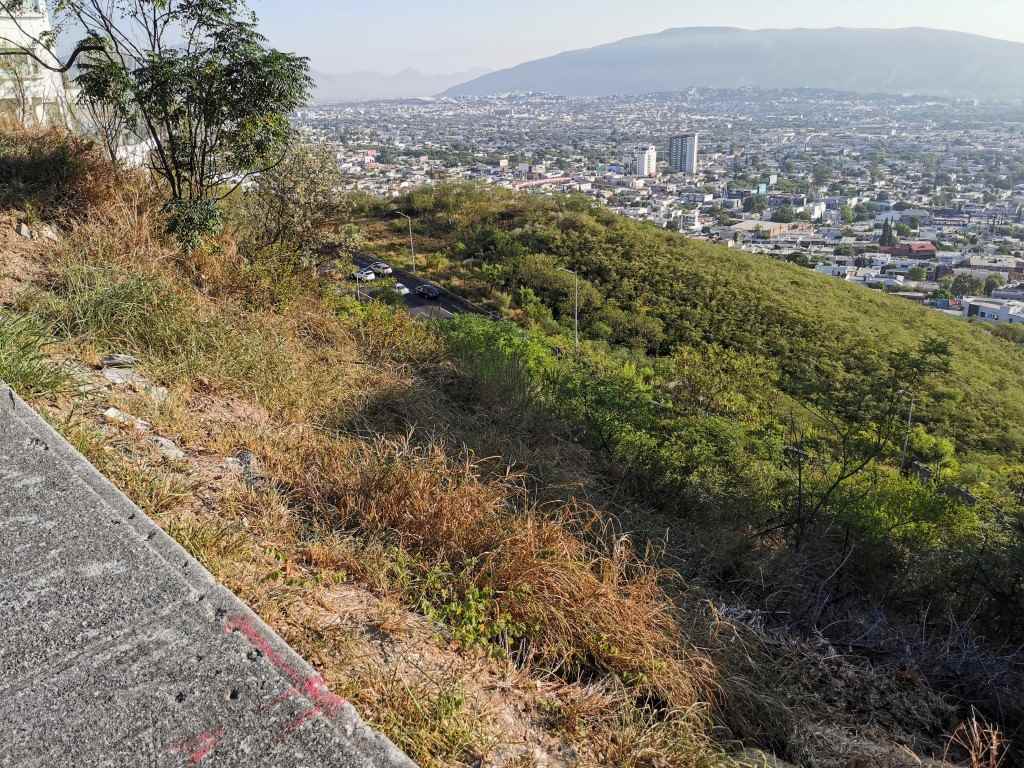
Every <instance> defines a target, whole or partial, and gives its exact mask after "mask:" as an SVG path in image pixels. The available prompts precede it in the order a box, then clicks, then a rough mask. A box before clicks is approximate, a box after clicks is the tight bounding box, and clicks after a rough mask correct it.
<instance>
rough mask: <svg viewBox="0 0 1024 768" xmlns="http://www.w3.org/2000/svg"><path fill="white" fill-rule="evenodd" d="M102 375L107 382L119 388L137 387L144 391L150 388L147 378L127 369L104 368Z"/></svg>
mask: <svg viewBox="0 0 1024 768" xmlns="http://www.w3.org/2000/svg"><path fill="white" fill-rule="evenodd" d="M100 373H101V374H102V375H103V378H105V379H106V380H107V381H109V382H110V383H111V384H113V385H115V386H118V387H137V388H139V389H144V388H145V387H147V386H149V381H148V380H147V379H146V377H145V376H143V375H141V374H138V373H136V372H135V371H132V370H129V369H126V368H104V369H103V370H102V371H100Z"/></svg>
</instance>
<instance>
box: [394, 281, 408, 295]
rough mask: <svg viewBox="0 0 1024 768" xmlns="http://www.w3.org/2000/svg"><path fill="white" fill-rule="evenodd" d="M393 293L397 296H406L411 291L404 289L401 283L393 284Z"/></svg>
mask: <svg viewBox="0 0 1024 768" xmlns="http://www.w3.org/2000/svg"><path fill="white" fill-rule="evenodd" d="M395 293H397V294H398V295H399V296H408V295H409V294H410V293H412V291H410V290H409V289H408V288H406V287H405V285H403V284H402V283H395Z"/></svg>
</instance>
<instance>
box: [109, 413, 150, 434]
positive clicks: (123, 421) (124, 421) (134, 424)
mask: <svg viewBox="0 0 1024 768" xmlns="http://www.w3.org/2000/svg"><path fill="white" fill-rule="evenodd" d="M103 420H104V421H105V422H107V423H108V424H112V425H114V426H115V427H131V428H132V429H134V430H135V431H136V432H149V430H150V429H152V428H153V427H152V425H151V424H150V423H149V422H147V421H143V420H142V419H137V418H135V417H134V416H132V415H130V414H127V413H125V412H124V411H122V410H120V409H118V408H107V410H105V411H104V412H103Z"/></svg>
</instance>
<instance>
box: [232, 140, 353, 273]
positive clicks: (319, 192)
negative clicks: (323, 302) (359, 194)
mask: <svg viewBox="0 0 1024 768" xmlns="http://www.w3.org/2000/svg"><path fill="white" fill-rule="evenodd" d="M350 213H351V206H350V205H349V204H348V201H347V199H346V197H345V195H344V193H343V191H342V177H341V172H340V170H339V169H338V163H337V161H336V160H335V158H334V155H332V154H331V152H330V151H328V150H327V149H326V148H325V147H320V146H316V145H311V144H302V143H299V144H295V145H294V146H293V147H292V149H291V151H290V152H289V153H288V155H287V157H286V158H285V160H284V161H283V162H282V163H281V164H280V165H278V166H277V167H275V168H273V169H271V170H269V171H267V172H266V173H263V174H261V175H260V176H259V177H258V178H257V179H256V182H255V184H253V185H252V186H251V187H250V188H249V189H248V190H247V191H246V193H245V204H244V208H243V216H242V219H243V225H244V228H245V233H246V235H247V236H248V239H249V240H250V242H251V243H252V245H253V246H254V247H255V248H257V249H263V248H269V247H273V246H280V245H284V246H288V247H293V248H296V249H298V250H300V251H303V252H305V253H307V254H312V253H316V252H317V251H318V250H319V249H320V248H321V247H322V246H323V245H325V244H326V243H327V242H328V241H329V240H330V239H331V238H332V236H333V235H334V234H336V233H337V231H338V230H339V228H340V227H341V226H342V224H344V223H345V222H346V221H347V219H348V216H349V214H350Z"/></svg>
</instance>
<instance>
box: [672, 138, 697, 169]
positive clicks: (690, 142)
mask: <svg viewBox="0 0 1024 768" xmlns="http://www.w3.org/2000/svg"><path fill="white" fill-rule="evenodd" d="M699 153H700V134H697V133H684V134H683V135H681V136H673V137H672V140H671V141H670V142H669V166H670V167H671V168H672V170H673V171H675V172H676V173H685V174H688V175H690V176H696V175H697V171H698V170H699V168H700V157H699Z"/></svg>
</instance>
